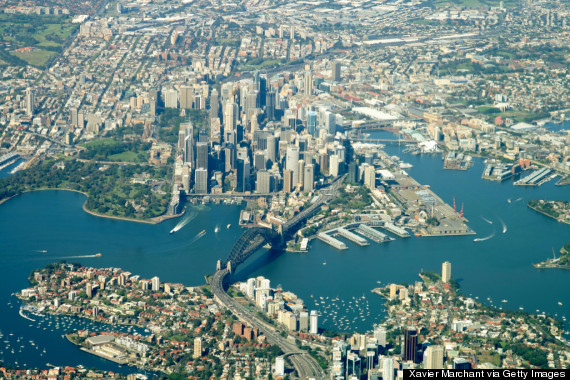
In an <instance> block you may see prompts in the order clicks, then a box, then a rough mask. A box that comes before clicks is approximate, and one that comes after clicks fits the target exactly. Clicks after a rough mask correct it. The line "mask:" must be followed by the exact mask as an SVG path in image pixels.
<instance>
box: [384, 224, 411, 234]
mask: <svg viewBox="0 0 570 380" xmlns="http://www.w3.org/2000/svg"><path fill="white" fill-rule="evenodd" d="M383 228H384V229H385V230H386V231H388V232H391V233H393V234H395V235H398V236H399V237H410V233H409V232H408V231H406V230H405V229H403V228H400V227H397V226H395V225H393V224H392V223H384V227H383Z"/></svg>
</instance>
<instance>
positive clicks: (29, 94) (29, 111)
mask: <svg viewBox="0 0 570 380" xmlns="http://www.w3.org/2000/svg"><path fill="white" fill-rule="evenodd" d="M35 108H36V94H35V91H34V90H33V89H32V88H28V89H26V116H29V117H32V116H34V112H35Z"/></svg>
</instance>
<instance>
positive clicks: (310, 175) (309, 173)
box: [303, 164, 315, 192]
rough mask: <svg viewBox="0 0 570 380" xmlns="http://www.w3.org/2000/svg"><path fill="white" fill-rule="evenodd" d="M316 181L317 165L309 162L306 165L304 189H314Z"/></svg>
mask: <svg viewBox="0 0 570 380" xmlns="http://www.w3.org/2000/svg"><path fill="white" fill-rule="evenodd" d="M314 182H315V167H314V166H313V164H308V165H306V166H305V175H304V178H303V190H304V191H308V192H310V191H313V189H314V186H313V183H314Z"/></svg>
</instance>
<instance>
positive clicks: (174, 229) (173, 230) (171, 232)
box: [170, 227, 176, 235]
mask: <svg viewBox="0 0 570 380" xmlns="http://www.w3.org/2000/svg"><path fill="white" fill-rule="evenodd" d="M175 232H176V227H174V228H173V229H171V230H170V234H171V235H172V234H173V233H175Z"/></svg>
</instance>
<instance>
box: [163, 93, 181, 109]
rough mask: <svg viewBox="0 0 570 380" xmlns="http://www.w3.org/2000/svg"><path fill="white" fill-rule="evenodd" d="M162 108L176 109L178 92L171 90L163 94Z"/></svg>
mask: <svg viewBox="0 0 570 380" xmlns="http://www.w3.org/2000/svg"><path fill="white" fill-rule="evenodd" d="M164 107H166V108H178V91H176V90H175V89H173V88H171V89H169V90H166V91H165V92H164Z"/></svg>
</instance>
